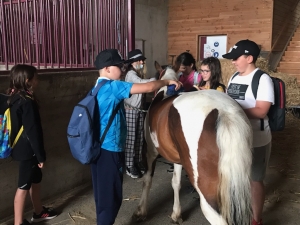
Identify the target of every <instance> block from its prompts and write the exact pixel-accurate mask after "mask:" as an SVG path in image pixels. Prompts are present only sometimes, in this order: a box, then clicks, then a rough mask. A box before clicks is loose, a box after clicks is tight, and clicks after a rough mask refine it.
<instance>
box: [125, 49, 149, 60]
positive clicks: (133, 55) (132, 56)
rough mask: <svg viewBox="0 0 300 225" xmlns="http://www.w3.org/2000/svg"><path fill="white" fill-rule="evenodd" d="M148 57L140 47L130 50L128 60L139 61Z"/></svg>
mask: <svg viewBox="0 0 300 225" xmlns="http://www.w3.org/2000/svg"><path fill="white" fill-rule="evenodd" d="M145 59H146V57H145V56H144V55H143V53H142V51H141V50H140V49H134V50H132V51H130V52H128V61H130V62H131V63H132V62H137V61H140V60H143V61H144V60H145Z"/></svg>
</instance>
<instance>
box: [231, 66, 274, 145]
mask: <svg viewBox="0 0 300 225" xmlns="http://www.w3.org/2000/svg"><path fill="white" fill-rule="evenodd" d="M257 70H258V68H256V69H255V70H253V71H252V72H251V73H249V74H248V75H244V76H239V75H237V76H235V77H234V78H233V79H232V77H231V78H230V79H229V82H228V88H227V94H228V95H229V96H230V97H231V98H233V99H234V100H236V101H237V102H238V103H239V104H240V106H241V107H242V108H243V109H249V108H254V107H255V105H256V101H266V102H271V103H272V105H274V85H273V81H272V79H271V78H270V76H269V75H267V74H263V75H262V76H261V77H260V80H259V84H258V89H257V98H256V99H255V98H254V95H253V92H252V85H251V84H252V79H253V76H254V74H255V72H256V71H257ZM250 123H251V125H252V129H253V147H261V146H264V145H266V144H268V143H269V142H270V141H271V139H272V135H271V130H270V127H269V118H268V116H266V117H265V118H264V130H261V121H260V119H250Z"/></svg>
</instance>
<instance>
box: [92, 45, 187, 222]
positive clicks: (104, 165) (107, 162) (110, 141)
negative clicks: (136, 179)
mask: <svg viewBox="0 0 300 225" xmlns="http://www.w3.org/2000/svg"><path fill="white" fill-rule="evenodd" d="M124 63H125V61H124V60H123V58H122V56H121V54H120V53H119V51H118V50H116V49H106V50H104V51H102V52H100V53H99V54H98V55H97V57H96V60H95V62H94V64H95V67H96V68H97V69H98V70H99V78H98V79H97V82H96V85H97V84H98V83H99V82H101V80H102V79H106V80H108V82H106V83H105V84H104V85H103V86H102V87H101V89H100V90H99V92H98V94H97V102H98V106H99V112H100V137H101V136H102V134H103V132H104V130H105V128H106V126H107V123H108V120H109V118H110V116H111V115H112V113H113V110H114V108H115V107H116V106H117V105H118V104H119V103H120V102H122V101H123V100H124V99H126V98H129V97H130V95H131V94H141V93H149V92H154V91H155V90H157V89H160V88H161V87H163V86H166V85H172V84H175V86H176V89H179V88H180V86H181V83H180V82H178V81H173V80H159V81H152V82H149V83H140V84H133V83H128V82H124V81H120V76H121V69H122V68H123V65H124ZM126 135H127V130H126V117H125V110H124V104H121V107H120V110H119V111H118V112H117V114H116V116H115V117H114V120H113V122H112V124H111V126H110V128H109V130H108V132H107V134H106V136H105V139H104V141H103V144H102V146H101V155H100V157H99V158H98V159H97V160H96V161H95V162H94V163H92V165H91V170H92V180H93V189H94V198H95V203H96V215H97V225H112V224H113V223H114V222H115V218H116V216H117V214H118V211H119V209H120V207H121V203H122V184H123V168H124V148H125V141H126Z"/></svg>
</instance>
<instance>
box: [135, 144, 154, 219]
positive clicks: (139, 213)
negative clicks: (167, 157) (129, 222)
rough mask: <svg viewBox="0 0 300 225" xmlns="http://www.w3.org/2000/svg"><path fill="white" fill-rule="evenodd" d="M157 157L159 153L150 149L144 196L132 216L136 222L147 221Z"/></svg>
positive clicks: (143, 190) (144, 178) (144, 180)
mask: <svg viewBox="0 0 300 225" xmlns="http://www.w3.org/2000/svg"><path fill="white" fill-rule="evenodd" d="M157 156H158V152H157V150H156V149H155V148H154V147H152V148H148V151H147V167H148V170H147V172H146V173H145V174H144V176H143V189H142V196H141V199H140V202H139V205H138V208H137V209H136V210H135V212H134V214H133V215H132V219H133V220H135V221H143V220H145V219H146V216H147V203H148V196H149V191H150V188H151V185H152V177H153V174H154V170H155V164H156V158H157Z"/></svg>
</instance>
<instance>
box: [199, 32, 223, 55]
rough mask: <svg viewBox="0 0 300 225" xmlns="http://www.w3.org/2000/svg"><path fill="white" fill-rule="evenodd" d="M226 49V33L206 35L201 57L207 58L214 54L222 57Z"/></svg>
mask: <svg viewBox="0 0 300 225" xmlns="http://www.w3.org/2000/svg"><path fill="white" fill-rule="evenodd" d="M226 49H227V35H221V36H207V38H206V44H204V52H203V57H204V58H207V57H210V56H214V57H216V58H223V57H222V55H224V54H226V53H227V52H226Z"/></svg>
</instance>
